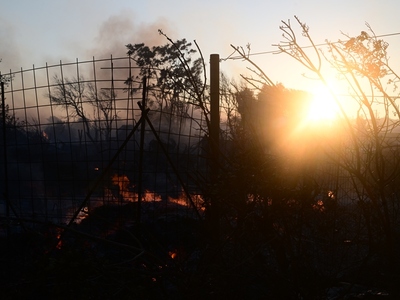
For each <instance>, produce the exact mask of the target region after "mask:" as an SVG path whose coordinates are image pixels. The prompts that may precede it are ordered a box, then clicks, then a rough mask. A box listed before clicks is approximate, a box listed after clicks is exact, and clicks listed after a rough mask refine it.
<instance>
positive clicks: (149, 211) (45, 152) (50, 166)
mask: <svg viewBox="0 0 400 300" xmlns="http://www.w3.org/2000/svg"><path fill="white" fill-rule="evenodd" d="M138 74H139V70H138V68H137V67H136V65H135V64H134V63H133V62H132V61H131V59H130V58H129V57H123V58H114V57H110V58H108V59H101V60H96V59H94V58H93V60H89V61H78V60H77V61H75V62H73V63H62V62H60V64H57V65H51V66H50V65H46V66H44V67H40V68H38V67H32V68H31V69H28V70H22V69H21V70H20V71H16V72H11V71H10V72H9V73H7V74H3V75H2V76H3V77H2V78H3V79H5V78H8V79H9V80H8V81H7V82H6V83H4V85H3V89H2V92H3V95H2V96H3V97H2V100H3V101H2V103H3V107H2V117H1V121H2V124H1V129H2V130H1V132H0V136H1V140H0V153H1V160H2V167H1V168H0V169H1V170H0V171H1V174H0V180H1V181H0V189H1V191H2V195H1V197H2V198H1V199H2V201H0V217H1V218H0V220H1V222H0V239H1V241H5V242H6V243H7V245H4V247H2V248H1V249H0V255H1V257H2V260H1V262H2V263H3V264H5V265H7V266H8V268H5V269H4V270H5V271H4V270H3V271H2V272H1V273H0V274H1V277H0V280H3V281H5V282H7V281H8V283H9V287H11V288H14V287H15V286H14V284H15V282H17V284H18V285H19V286H22V287H29V288H30V289H31V290H32V291H34V292H37V291H39V292H40V293H41V294H45V293H47V291H49V290H51V293H50V294H51V295H52V296H55V295H63V296H65V295H64V293H65V292H66V290H67V289H66V288H62V291H61V290H60V291H58V290H55V286H56V285H55V283H54V285H53V283H52V282H55V281H57V280H58V281H60V282H62V284H63V287H67V286H68V288H69V290H70V291H71V293H72V294H73V293H75V292H76V291H79V292H80V293H85V292H86V291H90V292H91V294H90V297H96V296H98V297H100V298H101V297H109V298H111V297H119V296H122V295H127V294H129V295H136V296H138V297H140V296H142V297H143V295H142V294H140V290H141V288H143V287H144V286H146V287H150V288H149V289H145V290H146V293H149V291H150V290H151V291H153V292H154V293H155V294H154V295H153V296H154V297H156V298H157V297H160V295H161V296H163V295H164V296H165V295H166V294H167V295H169V296H171V295H177V294H175V292H176V291H177V290H188V289H193V290H196V291H200V290H201V289H202V287H204V286H205V285H207V286H206V289H205V290H207V291H209V292H210V293H215V292H216V291H217V292H219V291H220V290H222V289H223V287H224V286H226V287H229V289H232V290H234V291H237V290H235V286H236V285H237V284H235V282H237V281H235V280H237V279H236V278H234V276H235V275H237V274H236V273H235V270H238V271H237V272H239V270H240V272H248V274H249V278H256V279H257V280H261V281H263V282H264V281H265V280H266V281H268V280H271V278H272V277H273V276H270V275H268V274H267V273H268V272H269V273H270V274H276V275H279V276H286V275H285V274H283V273H282V274H283V275H282V274H279V272H278V271H276V270H277V269H279V266H280V265H281V264H282V265H283V266H285V264H287V263H288V260H289V259H293V262H294V263H299V265H300V264H301V262H299V261H296V259H299V258H300V259H303V263H304V264H306V263H310V265H309V266H313V267H315V266H317V267H315V268H316V269H318V270H317V271H318V272H319V273H318V272H317V271H316V273H318V274H323V275H324V276H328V275H329V276H334V275H332V274H334V273H335V272H337V273H339V272H341V271H342V270H343V269H346V268H349V267H351V266H353V265H354V264H356V262H355V261H357V260H359V259H360V258H363V257H365V256H366V255H367V254H366V251H367V250H368V246H367V245H366V242H365V241H366V240H367V237H366V235H367V234H368V230H369V228H366V227H365V225H364V223H363V220H362V212H361V211H360V210H359V208H358V207H357V203H359V200H360V198H359V197H360V195H363V191H357V190H356V188H357V185H356V184H355V183H354V182H353V181H352V180H353V178H352V177H351V176H349V174H348V172H346V170H345V169H344V168H341V167H340V166H339V164H337V163H332V161H330V162H329V163H328V162H327V160H326V157H323V158H321V160H319V157H318V156H315V157H313V159H312V160H307V163H306V164H308V166H307V168H308V169H307V168H304V169H302V171H301V172H302V173H301V174H300V179H299V180H298V185H296V186H295V187H293V188H291V187H290V182H291V179H290V178H289V179H288V177H291V176H293V177H296V176H295V174H294V173H293V170H291V168H290V163H288V164H286V165H283V164H280V163H279V162H278V160H279V159H276V157H278V156H279V155H277V156H276V157H271V155H269V154H268V152H267V151H264V150H265V149H262V151H264V152H261V156H260V153H259V152H257V151H255V152H251V151H253V150H254V149H252V146H253V145H251V144H250V143H249V144H248V145H247V144H246V141H248V140H246V138H244V139H240V138H239V139H236V140H235V137H234V135H235V134H240V133H237V132H236V133H235V130H236V129H237V128H236V129H235V128H234V127H235V126H236V125H237V124H238V123H237V120H238V119H239V118H240V116H238V112H237V111H236V110H235V107H234V105H232V103H229V101H225V102H223V103H221V119H220V120H221V123H220V144H219V150H220V152H221V153H220V154H221V155H220V160H219V161H218V163H219V165H218V167H219V168H220V171H221V174H220V176H215V174H211V170H212V160H213V157H212V155H211V153H210V148H211V147H210V142H209V138H208V132H207V124H206V117H205V115H204V111H203V110H201V109H199V107H198V106H196V105H194V104H193V103H192V101H191V99H187V98H186V97H187V96H186V95H185V94H184V93H182V94H181V95H179V101H164V100H160V99H163V98H162V97H156V96H157V95H160V92H161V91H160V90H159V88H157V87H154V86H148V79H147V78H146V77H144V78H143V77H141V76H138ZM169 100H171V99H169ZM224 105H226V106H224ZM238 131H240V130H238ZM251 142H255V143H256V142H257V141H251ZM254 148H255V149H257V147H254ZM249 153H250V154H249ZM252 153H253V154H254V153H255V155H254V156H257V157H252V156H251V154H252ZM264 156H265V157H264ZM258 159H259V160H258ZM264 160H265V161H266V162H265V161H264ZM252 164H254V166H253V165H252ZM267 164H270V165H269V166H266V165H267ZM247 165H248V166H247ZM253 167H254V168H253ZM252 168H253V169H252ZM278 168H282V170H280V169H279V170H277V169H278ZM293 169H294V168H293ZM224 172H225V173H224ZM235 172H236V173H235ZM241 172H244V173H241ZM254 174H256V176H255V175H254ZM212 179H214V180H216V181H218V182H211V180H212ZM307 180H309V181H308V182H306V181H307ZM285 184H287V186H288V187H284V185H285ZM310 187H312V188H311V189H310ZM210 192H212V193H214V194H212V196H214V197H215V199H216V200H217V201H221V202H220V203H221V204H223V206H224V207H223V209H221V211H220V212H219V213H220V214H219V215H218V217H219V219H218V220H217V222H216V223H212V224H213V225H215V226H216V227H218V226H220V227H221V234H220V236H219V237H218V238H220V240H222V242H221V243H220V244H219V247H216V248H214V249H213V248H212V247H209V244H210V243H208V242H209V241H207V243H203V244H201V243H200V242H199V240H200V239H202V238H204V237H205V236H207V235H210V228H208V227H207V226H204V227H200V226H199V224H200V223H201V222H202V221H203V220H204V219H207V217H209V216H207V208H209V206H207V205H209V204H210V203H209V202H207V201H208V200H209V197H210ZM394 195H395V194H394ZM395 196H396V195H395ZM396 197H397V196H396ZM366 200H367V201H368V199H366ZM333 203H334V204H335V205H336V206H335V207H334V208H332V207H329V205H332V204H333ZM221 206H222V205H221ZM211 207H212V206H211ZM338 207H339V208H338ZM201 224H202V225H203V224H204V223H201ZM213 229H215V230H216V228H211V230H213ZM204 245H206V246H204ZM211 245H212V243H211ZM56 249H58V250H61V249H67V250H66V251H65V252H63V256H62V259H60V258H59V257H57V256H56V255H57V254H54V255H53V256H49V255H47V254H48V253H51V252H52V251H55V250H56ZM209 249H211V250H212V251H214V252H212V255H209V253H210V250H209ZM218 251H219V252H218ZM254 253H256V254H257V255H256V254H254ZM308 253H312V255H310V256H308ZM253 254H254V255H253ZM46 255H47V256H46ZM274 255H276V261H274V260H273V259H272V257H273V256H274ZM302 255H303V256H302ZM32 257H33V258H34V259H32ZM44 257H50V258H53V259H54V257H56V259H54V261H52V260H51V259H45V258H44ZM77 257H78V258H77ZM215 257H220V258H221V261H220V262H216V259H215ZM281 257H283V258H284V259H282V260H280V258H281ZM327 257H329V259H327ZM69 260H72V261H78V262H79V263H78V265H77V266H76V268H72V267H71V266H69V265H68V264H69ZM32 261H34V262H32ZM55 261H56V263H55ZM204 261H205V262H207V263H209V265H207V268H209V269H207V268H204V269H203V268H202V262H204ZM335 261H340V264H336V263H335ZM261 262H262V263H261ZM217 263H218V264H220V268H221V273H219V277H218V276H215V274H213V273H212V272H211V270H213V272H219V271H218V270H214V269H213V268H214V267H215V266H216V265H217ZM261 265H262V266H263V268H264V269H259V268H260V266H261ZM232 266H235V267H232ZM293 266H295V265H294V264H293ZM83 267H85V268H86V272H84V273H83V274H82V276H79V274H78V273H79V272H78V271H79V270H81V268H83ZM225 267H226V269H223V268H225ZM40 268H43V270H45V271H43V272H47V273H40V271H37V270H40ZM99 268H100V269H101V270H100V271H99ZM304 269H305V270H306V269H307V270H309V269H310V268H304ZM226 270H233V271H234V272H233V273H232V274H229V273H230V272H227V271H226ZM265 270H267V271H268V272H266V271H265ZM293 270H295V271H296V272H297V271H298V272H299V274H303V273H301V272H303V271H301V272H300V271H299V270H297V269H296V266H295V267H293ZM293 270H292V271H293ZM24 271H29V272H30V274H35V275H33V276H32V277H30V278H29V281H28V280H27V279H24V278H22V277H21V274H24ZM286 271H287V272H289V268H287V269H285V272H286ZM68 272H69V273H68ZM293 272H294V271H293ZM25 274H26V272H25ZM25 274H24V276H27V275H25ZM36 274H38V275H41V276H43V278H42V279H43V280H42V281H43V282H44V283H43V282H42V283H41V285H39V284H38V283H37V282H35V278H34V277H35V276H36ZM59 274H66V275H65V277H62V278H61V277H60V275H59ZM187 274H191V275H193V274H195V275H193V276H192V277H188V276H187ZM265 274H267V275H265ZM307 274H308V273H307ZM230 275H231V276H230ZM239 275H240V276H239ZM239 275H238V278H239V277H240V278H242V277H243V276H242V274H239ZM308 275H309V276H312V275H310V274H308ZM308 275H307V276H308ZM196 276H198V277H196ZM225 276H228V277H229V276H230V277H229V278H230V279H229V280H230V281H226V282H225V280H221V278H225ZM279 276H277V278H278V277H279ZM300 277H301V276H299V278H300ZM55 278H56V279H55ZM210 278H211V279H210ZM267 279H268V280H267ZM272 279H273V280H276V279H274V278H272ZM160 280H163V283H162V284H160V285H159V286H162V288H160V290H163V291H164V292H163V293H164V294H163V293H161V294H157V293H158V292H159V291H160V290H159V289H154V288H153V287H154V286H155V285H156V284H158V282H159V281H160ZM241 280H242V279H241ZM203 281H204V282H206V283H204V282H203ZM208 281H210V282H211V281H212V282H214V283H213V284H208ZM261 281H260V282H261ZM110 282H112V284H111V283H110ZM217 282H218V285H220V287H219V288H218V287H217V286H216V285H217V284H216V283H217ZM82 283H83V284H84V285H87V286H90V285H93V286H95V287H94V288H93V289H91V288H82ZM185 283H188V286H185ZM35 284H37V286H36V285H35ZM229 284H231V285H229ZM262 284H264V283H262ZM30 285H32V286H30ZM116 286H117V288H116ZM159 286H158V287H159ZM189 286H190V288H189ZM237 286H239V285H237ZM251 288H253V289H260V290H261V289H263V287H261V284H260V283H256V284H254V283H251ZM115 289H116V290H115ZM271 289H272V288H271V287H269V290H268V291H267V294H268V292H269V293H270V292H271ZM166 290H167V291H166ZM277 290H279V293H280V291H281V290H282V289H281V288H279V287H278V288H277ZM93 291H96V293H98V294H93ZM58 293H59V294H58ZM72 294H71V295H72ZM12 295H13V296H15V293H14V292H13V294H12ZM204 295H205V294H204ZM24 296H26V295H25V294H24ZM87 296H89V295H87ZM147 296H149V295H148V294H147V295H146V297H147Z"/></svg>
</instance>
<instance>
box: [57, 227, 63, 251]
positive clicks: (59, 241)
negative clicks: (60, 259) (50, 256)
mask: <svg viewBox="0 0 400 300" xmlns="http://www.w3.org/2000/svg"><path fill="white" fill-rule="evenodd" d="M63 231H64V230H63V229H61V228H57V237H56V238H57V240H58V243H57V245H56V249H58V250H61V248H62V245H63V242H62V239H61V234H62V233H63Z"/></svg>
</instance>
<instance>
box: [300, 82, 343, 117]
mask: <svg viewBox="0 0 400 300" xmlns="http://www.w3.org/2000/svg"><path fill="white" fill-rule="evenodd" d="M313 95H314V96H313V99H312V101H311V102H310V106H309V109H308V113H307V119H308V120H309V121H321V120H333V119H335V118H337V115H338V109H337V104H336V103H335V100H334V99H333V97H332V95H331V94H330V93H329V91H328V90H327V89H326V88H324V87H319V88H318V89H316V91H315V92H314V93H313Z"/></svg>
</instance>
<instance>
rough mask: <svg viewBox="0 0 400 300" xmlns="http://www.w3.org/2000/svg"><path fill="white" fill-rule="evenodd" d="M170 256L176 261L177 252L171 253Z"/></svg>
mask: <svg viewBox="0 0 400 300" xmlns="http://www.w3.org/2000/svg"><path fill="white" fill-rule="evenodd" d="M168 254H169V256H170V257H171V258H172V259H175V258H176V256H177V253H176V250H174V251H169V252H168Z"/></svg>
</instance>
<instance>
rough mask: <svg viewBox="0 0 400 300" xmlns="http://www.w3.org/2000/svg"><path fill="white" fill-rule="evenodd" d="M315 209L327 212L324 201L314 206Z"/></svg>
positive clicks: (319, 201)
mask: <svg viewBox="0 0 400 300" xmlns="http://www.w3.org/2000/svg"><path fill="white" fill-rule="evenodd" d="M312 207H313V209H315V210H318V211H321V212H322V211H325V206H324V201H322V200H318V201H317V203H316V204H313V206H312Z"/></svg>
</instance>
